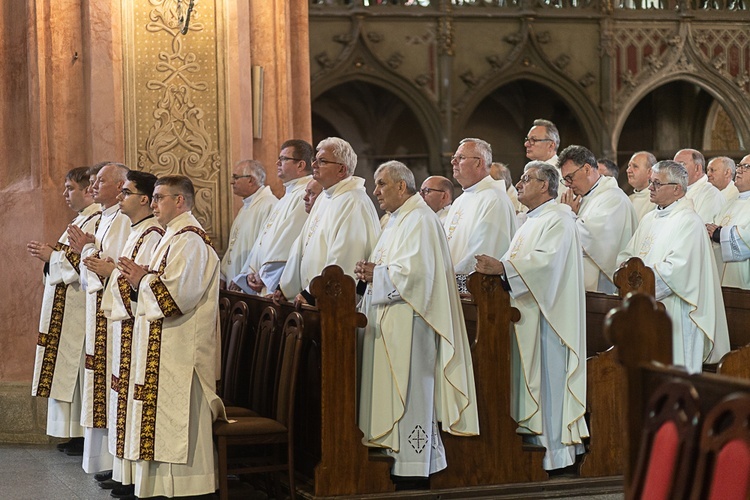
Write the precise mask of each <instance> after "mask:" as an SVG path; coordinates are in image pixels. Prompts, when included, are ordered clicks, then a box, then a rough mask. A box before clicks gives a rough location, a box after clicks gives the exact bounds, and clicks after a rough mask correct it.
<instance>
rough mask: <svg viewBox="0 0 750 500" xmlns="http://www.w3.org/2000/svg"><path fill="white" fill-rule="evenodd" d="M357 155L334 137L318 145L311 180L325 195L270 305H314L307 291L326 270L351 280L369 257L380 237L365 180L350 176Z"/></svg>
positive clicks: (312, 213) (292, 253)
mask: <svg viewBox="0 0 750 500" xmlns="http://www.w3.org/2000/svg"><path fill="white" fill-rule="evenodd" d="M356 167H357V154H356V153H355V152H354V149H353V148H352V146H351V144H349V143H348V142H346V141H345V140H343V139H340V138H338V137H328V138H326V139H323V140H322V141H320V142H319V143H318V148H317V152H316V153H315V159H314V161H313V165H312V168H313V179H315V180H316V181H318V182H319V183H320V185H321V186H323V190H324V192H323V193H321V195H320V196H319V197H318V199H317V200H316V201H315V205H313V207H312V210H311V211H310V215H309V216H308V217H307V221H305V225H304V226H303V227H302V231H301V232H300V235H299V237H298V238H297V239H296V240H295V242H294V244H293V245H292V250H291V251H290V253H289V259H288V260H287V265H286V267H285V268H284V272H283V273H282V275H281V280H280V282H279V286H278V287H277V289H276V291H275V292H274V300H275V301H276V302H279V301H281V300H287V299H291V300H292V301H294V302H295V303H296V304H313V303H314V298H313V296H312V295H311V294H310V291H309V289H308V288H309V286H310V282H311V281H312V279H313V278H314V277H316V276H317V275H319V274H320V273H321V272H322V271H323V269H324V268H325V267H326V266H330V265H333V264H335V265H337V266H339V267H341V269H343V271H344V273H346V274H348V275H349V276H351V277H352V278H354V266H355V265H356V264H357V262H359V261H360V260H363V259H366V258H367V257H369V256H370V253H371V252H372V249H373V248H374V247H375V243H377V241H378V236H380V223H379V221H378V214H377V212H376V211H375V206H374V205H373V204H372V200H370V197H369V196H367V192H366V191H365V180H364V179H362V178H361V177H355V176H354V169H355V168H356Z"/></svg>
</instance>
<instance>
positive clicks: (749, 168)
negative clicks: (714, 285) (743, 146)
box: [706, 155, 750, 290]
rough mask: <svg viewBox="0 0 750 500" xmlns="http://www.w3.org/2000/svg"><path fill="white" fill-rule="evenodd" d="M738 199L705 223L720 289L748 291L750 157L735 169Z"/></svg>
mask: <svg viewBox="0 0 750 500" xmlns="http://www.w3.org/2000/svg"><path fill="white" fill-rule="evenodd" d="M736 171H737V173H736V177H735V184H736V186H737V190H738V193H739V195H738V197H737V198H736V199H735V200H733V201H731V202H730V203H729V204H727V205H726V206H725V207H724V208H723V209H722V211H721V212H719V215H717V216H716V219H715V221H714V223H713V224H706V230H707V231H708V235H709V236H710V237H711V240H712V241H713V247H714V254H715V257H716V263H717V265H718V267H719V276H720V277H721V286H728V287H733V288H742V289H744V290H750V262H748V260H750V246H749V244H750V155H747V156H745V157H744V158H742V160H741V161H740V163H738V164H737V166H736Z"/></svg>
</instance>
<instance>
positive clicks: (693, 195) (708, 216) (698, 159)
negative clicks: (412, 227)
mask: <svg viewBox="0 0 750 500" xmlns="http://www.w3.org/2000/svg"><path fill="white" fill-rule="evenodd" d="M674 161H676V162H677V163H680V164H682V165H683V166H684V167H685V170H686V171H687V174H688V187H687V192H686V193H685V197H686V198H687V199H689V200H691V201H692V202H693V209H694V210H695V213H697V214H698V215H699V216H700V218H701V219H702V220H703V223H704V224H707V223H709V222H713V220H714V217H716V215H717V214H718V213H719V210H721V209H722V207H723V206H724V205H726V203H727V201H726V199H725V198H724V196H723V195H722V194H721V192H720V191H719V190H718V189H716V187H714V185H713V184H711V183H710V182H708V177H707V176H706V174H705V167H706V159H705V158H704V157H703V154H701V152H700V151H697V150H695V149H681V150H680V151H678V152H677V154H675V155H674Z"/></svg>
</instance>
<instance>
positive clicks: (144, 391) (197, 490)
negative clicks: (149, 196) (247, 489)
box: [118, 175, 226, 498]
mask: <svg viewBox="0 0 750 500" xmlns="http://www.w3.org/2000/svg"><path fill="white" fill-rule="evenodd" d="M194 203H195V192H194V188H193V184H192V182H191V181H190V179H188V178H187V177H183V176H180V175H168V176H164V177H161V178H159V180H158V181H157V182H156V188H155V189H154V196H153V203H152V207H153V209H154V215H155V216H156V218H157V219H158V221H159V223H160V224H161V225H162V226H163V227H164V229H165V234H164V236H163V237H162V239H161V241H160V242H159V245H158V246H157V247H156V249H155V250H154V252H153V255H152V258H151V262H150V264H149V271H148V273H146V271H144V270H143V268H141V267H140V266H138V265H136V264H135V263H133V262H132V261H129V260H127V259H120V261H119V262H118V267H119V269H120V272H121V273H122V275H123V276H125V277H126V279H127V280H128V282H129V283H130V284H131V286H134V287H135V288H136V289H137V290H138V310H137V317H136V318H135V320H136V321H135V328H134V332H133V349H132V359H133V364H132V368H131V370H132V375H131V377H132V380H133V382H132V401H131V407H130V408H129V410H128V420H127V429H126V431H125V447H124V456H125V458H127V459H128V460H135V461H136V463H135V476H134V484H135V495H136V496H137V497H138V498H147V497H152V496H164V497H168V498H173V497H183V496H191V495H207V494H211V493H213V492H214V491H215V490H216V486H217V479H218V478H217V476H216V474H217V471H216V465H215V459H214V446H213V438H212V431H211V427H212V424H213V421H214V420H216V419H217V418H222V419H225V418H226V415H225V413H224V407H223V405H222V403H221V400H220V399H219V397H218V396H217V395H216V383H215V381H216V378H217V375H218V371H219V364H220V361H219V358H220V354H219V351H220V347H219V346H220V340H219V338H220V333H219V328H218V313H219V311H218V305H219V304H218V303H219V258H218V256H217V255H216V252H215V251H214V249H213V247H212V246H211V243H210V241H209V239H208V235H207V234H206V233H205V231H204V230H203V229H202V228H201V226H200V223H199V222H198V221H197V220H196V218H195V217H194V216H193V214H192V213H191V209H192V208H193V205H194ZM131 414H132V418H131Z"/></svg>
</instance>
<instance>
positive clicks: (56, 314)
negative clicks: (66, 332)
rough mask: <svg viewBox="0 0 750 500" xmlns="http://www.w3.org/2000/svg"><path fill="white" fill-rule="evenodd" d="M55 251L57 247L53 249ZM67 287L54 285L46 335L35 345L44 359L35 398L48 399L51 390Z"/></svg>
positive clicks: (43, 334) (40, 333)
mask: <svg viewBox="0 0 750 500" xmlns="http://www.w3.org/2000/svg"><path fill="white" fill-rule="evenodd" d="M55 248H56V249H57V247H55ZM67 292H68V285H66V284H65V283H59V284H57V285H55V296H54V299H53V301H52V313H51V315H50V320H49V327H48V328H47V333H42V332H39V339H38V340H37V345H39V346H42V347H44V358H43V359H42V367H41V372H40V374H39V383H38V384H37V388H36V394H34V395H35V396H39V397H42V398H48V397H49V395H50V391H51V390H52V378H53V376H54V374H55V364H56V363H57V348H58V346H59V345H60V333H61V332H62V324H63V317H64V316H65V296H66V295H67Z"/></svg>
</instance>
